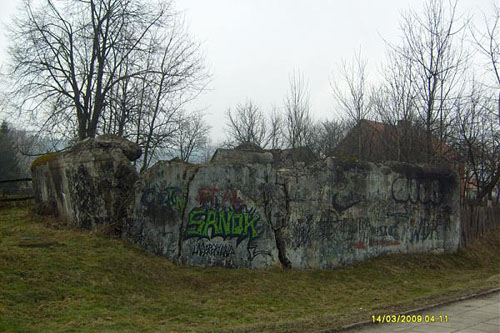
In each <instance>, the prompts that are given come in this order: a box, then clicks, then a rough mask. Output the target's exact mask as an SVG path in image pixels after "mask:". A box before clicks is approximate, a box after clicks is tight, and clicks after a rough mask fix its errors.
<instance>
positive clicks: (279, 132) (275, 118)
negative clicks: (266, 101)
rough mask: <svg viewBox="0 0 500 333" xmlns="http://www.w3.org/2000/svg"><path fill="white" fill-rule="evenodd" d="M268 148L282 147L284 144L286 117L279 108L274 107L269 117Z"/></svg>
mask: <svg viewBox="0 0 500 333" xmlns="http://www.w3.org/2000/svg"><path fill="white" fill-rule="evenodd" d="M268 124H269V127H268V128H267V140H266V142H267V145H266V146H265V147H266V148H270V149H281V148H283V145H284V134H283V128H284V119H283V115H282V114H281V113H280V112H279V110H278V108H276V107H273V108H272V111H271V112H270V113H269V117H268Z"/></svg>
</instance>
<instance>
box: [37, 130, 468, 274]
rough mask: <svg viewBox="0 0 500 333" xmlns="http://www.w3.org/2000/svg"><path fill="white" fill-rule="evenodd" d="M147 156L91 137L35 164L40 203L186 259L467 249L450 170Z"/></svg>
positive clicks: (225, 154) (306, 259)
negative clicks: (197, 161)
mask: <svg viewBox="0 0 500 333" xmlns="http://www.w3.org/2000/svg"><path fill="white" fill-rule="evenodd" d="M287 154H288V155H290V156H291V155H293V154H292V153H284V154H281V155H283V156H287ZM297 156H307V154H298V155H297ZM137 157H138V149H137V147H136V146H134V145H133V144H131V143H129V142H126V141H124V140H121V139H117V138H111V137H106V138H104V139H103V138H102V137H101V138H97V139H95V140H92V139H89V140H87V141H86V142H83V143H80V144H78V145H77V146H75V147H74V148H73V149H71V150H68V151H66V152H64V153H59V154H57V155H55V156H54V158H53V159H49V160H48V161H46V162H45V163H41V164H40V165H38V166H36V167H35V168H34V171H33V179H34V185H35V188H36V193H37V195H36V197H37V200H38V202H40V203H45V204H47V203H49V204H50V203H53V205H54V206H55V207H57V211H58V212H59V213H60V214H61V215H63V216H64V217H66V218H68V219H70V220H71V221H74V222H75V223H76V224H78V225H79V226H81V227H83V228H96V227H99V225H101V224H112V225H113V226H114V227H115V230H116V231H117V232H119V233H120V235H121V236H122V237H124V238H126V239H129V240H131V241H132V242H134V243H136V244H139V245H140V246H141V247H143V248H145V249H147V250H148V251H150V252H153V253H156V254H159V255H163V256H165V257H166V258H168V259H170V260H172V261H174V262H178V263H182V264H187V265H197V266H225V267H247V268H266V267H270V266H273V265H282V266H284V267H294V268H317V269H328V268H332V267H336V266H340V265H346V264H350V263H353V262H356V261H362V260H364V259H367V258H370V257H375V256H378V255H382V254H387V253H415V252H427V251H437V252H454V251H456V250H457V248H458V245H459V235H460V232H459V231H460V230H459V227H460V224H459V211H460V210H459V197H458V195H459V193H458V181H457V179H456V175H455V174H454V173H453V172H452V171H450V170H446V169H438V168H433V167H424V166H410V165H404V164H385V165H382V164H373V163H358V162H352V161H341V160H336V159H334V158H327V159H325V160H321V161H317V162H315V163H308V162H310V161H299V160H297V159H299V158H295V159H294V160H293V161H292V162H293V163H292V164H290V163H288V162H287V163H279V161H277V160H276V159H277V158H279V157H280V153H279V152H276V151H274V152H270V151H259V150H252V149H239V150H219V151H218V152H217V153H216V155H215V156H214V158H213V159H212V162H210V163H208V164H206V165H192V164H188V163H183V162H181V161H161V162H158V163H157V164H155V165H154V166H153V167H151V168H150V169H149V170H147V171H146V172H144V173H143V174H141V175H138V174H137V173H136V172H135V170H134V169H133V167H132V166H131V164H130V160H133V159H135V158H137ZM287 161H289V159H288V160H287Z"/></svg>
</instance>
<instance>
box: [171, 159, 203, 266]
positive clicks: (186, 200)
mask: <svg viewBox="0 0 500 333" xmlns="http://www.w3.org/2000/svg"><path fill="white" fill-rule="evenodd" d="M189 170H190V168H189V167H188V168H186V169H185V170H184V172H183V174H182V180H183V181H184V182H185V181H186V178H187V173H188V171H189ZM199 170H200V168H199V167H195V171H194V172H193V175H192V176H191V177H189V179H188V180H187V183H186V185H185V186H186V195H185V196H184V207H183V208H182V214H181V223H180V225H179V239H178V241H177V242H178V243H177V251H178V253H177V258H176V262H177V263H181V257H182V245H183V242H184V237H183V236H184V219H185V217H186V210H187V206H188V200H189V192H190V188H191V183H192V182H193V179H194V177H196V175H197V174H198V171H199Z"/></svg>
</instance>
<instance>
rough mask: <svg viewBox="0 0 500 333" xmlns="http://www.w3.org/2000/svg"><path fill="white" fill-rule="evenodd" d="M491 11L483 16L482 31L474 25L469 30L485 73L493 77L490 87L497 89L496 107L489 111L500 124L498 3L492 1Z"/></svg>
mask: <svg viewBox="0 0 500 333" xmlns="http://www.w3.org/2000/svg"><path fill="white" fill-rule="evenodd" d="M492 13H493V14H492V16H491V17H490V18H488V17H486V15H485V17H484V22H485V29H484V30H485V31H484V32H481V31H479V30H478V29H476V28H474V27H472V28H471V30H472V37H473V39H474V41H475V46H476V49H477V50H478V51H479V52H480V53H481V54H482V55H483V57H484V58H485V59H486V63H487V65H486V68H487V73H488V74H489V75H491V77H492V78H493V84H492V85H491V86H490V88H493V89H494V90H497V91H498V93H497V96H498V98H497V103H496V108H492V110H491V112H493V113H495V114H496V115H497V118H498V124H499V125H500V5H498V4H495V3H493V10H492ZM495 109H496V110H495Z"/></svg>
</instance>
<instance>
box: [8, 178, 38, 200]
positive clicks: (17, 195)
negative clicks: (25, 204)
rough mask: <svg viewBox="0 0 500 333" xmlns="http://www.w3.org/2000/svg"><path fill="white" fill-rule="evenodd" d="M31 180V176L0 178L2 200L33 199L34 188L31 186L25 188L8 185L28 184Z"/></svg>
mask: <svg viewBox="0 0 500 333" xmlns="http://www.w3.org/2000/svg"><path fill="white" fill-rule="evenodd" d="M31 181H32V180H31V178H19V179H8V180H0V202H2V201H3V202H9V201H25V200H31V199H33V189H32V188H31V186H23V188H19V187H12V188H9V187H8V186H9V184H19V183H24V184H26V183H30V182H31ZM5 186H7V187H5Z"/></svg>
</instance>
